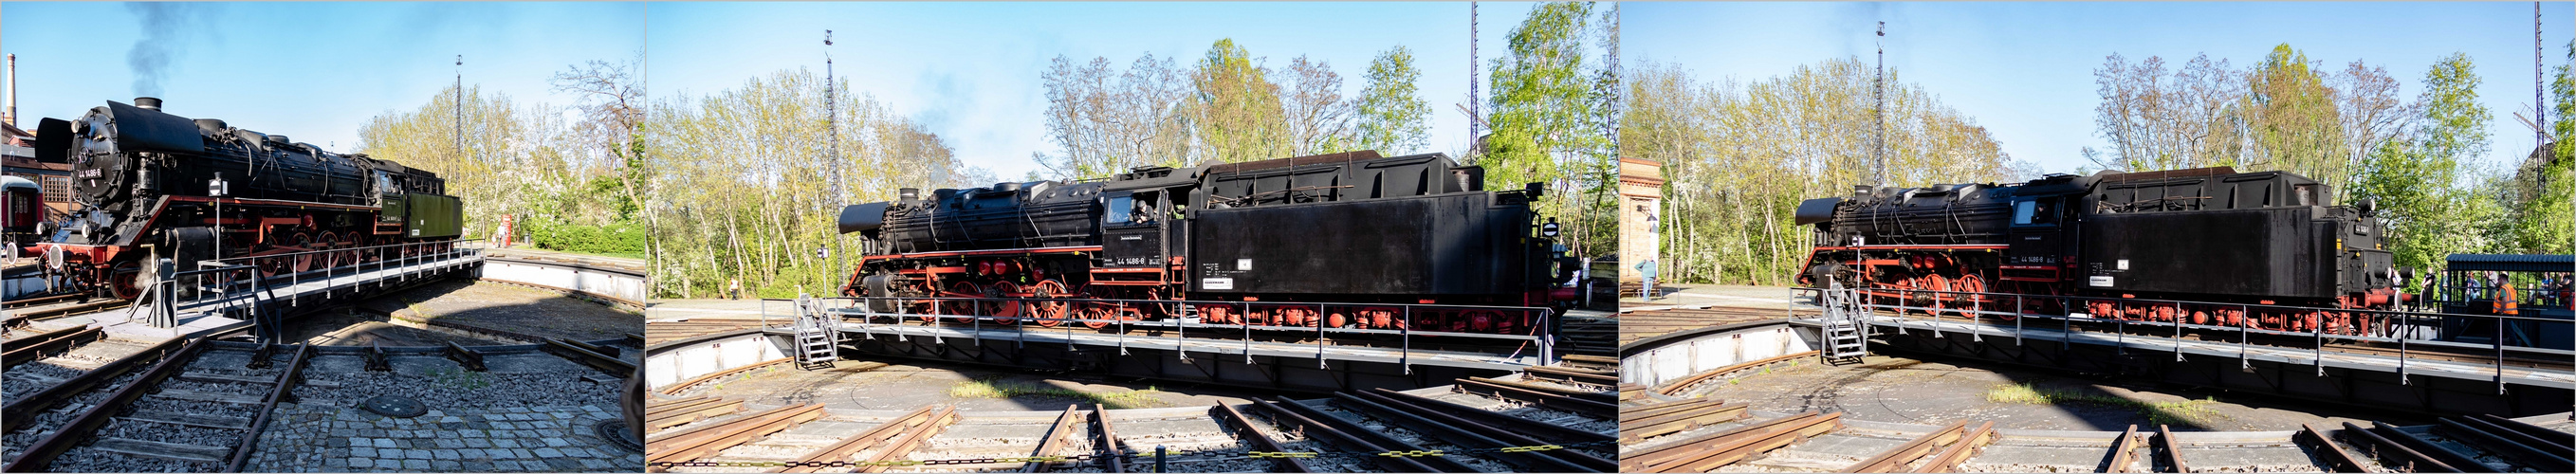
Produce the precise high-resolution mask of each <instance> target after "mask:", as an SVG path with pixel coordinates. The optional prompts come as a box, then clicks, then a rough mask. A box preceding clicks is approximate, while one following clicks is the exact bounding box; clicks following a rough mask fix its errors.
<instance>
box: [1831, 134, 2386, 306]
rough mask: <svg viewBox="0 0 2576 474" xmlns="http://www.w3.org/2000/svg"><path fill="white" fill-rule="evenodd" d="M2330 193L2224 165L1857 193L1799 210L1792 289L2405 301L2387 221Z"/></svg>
mask: <svg viewBox="0 0 2576 474" xmlns="http://www.w3.org/2000/svg"><path fill="white" fill-rule="evenodd" d="M2331 192H2332V190H2331V189H2328V188H2327V187H2326V186H2325V185H2322V184H2319V183H2317V182H2316V181H2315V180H2311V179H2308V178H2306V177H2302V176H2299V175H2296V174H2291V173H2287V172H2280V171H2266V172H2258V173H2238V172H2236V171H2235V170H2233V169H2230V168H2225V167H2218V168H2199V169H2186V170H2173V171H2159V172H2140V173H2120V172H2109V171H2105V172H2101V173H2096V174H2094V175H2092V176H2069V175H2050V176H2048V177H2045V178H2041V179H2038V180H2033V181H2030V182H2028V183H2021V184H2004V185H1995V184H1943V185H1935V186H1931V187H1924V188H1893V187H1885V188H1882V187H1872V186H1859V187H1856V189H1855V190H1854V191H1853V194H1852V197H1849V198H1824V199H1809V200H1807V201H1806V202H1803V203H1800V204H1799V205H1798V210H1797V221H1796V222H1797V223H1798V224H1799V225H1807V224H1814V225H1815V226H1816V227H1815V229H1816V236H1815V239H1816V240H1815V242H1816V247H1815V252H1814V253H1812V254H1810V255H1809V257H1808V261H1807V267H1806V268H1807V270H1806V272H1805V273H1804V274H1802V275H1800V276H1799V282H1800V283H1801V284H1804V285H1808V286H1822V285H1824V284H1826V282H1827V280H1828V279H1831V280H1833V281H1839V282H1842V283H1843V284H1844V285H1847V286H1856V287H1860V288H1867V289H1870V291H1872V294H1874V295H1877V296H1878V297H1880V298H1882V299H1885V300H1891V301H1901V302H1904V303H1908V304H1909V305H1910V306H1916V307H1923V308H1932V310H1933V311H1934V312H1944V311H1949V312H1956V311H1961V310H1967V309H1971V308H1976V309H1984V310H2004V311H2010V310H2011V309H2012V308H2011V306H2012V305H2013V304H2014V303H2015V302H2007V301H1997V300H1996V299H1992V298H1986V297H1981V296H1975V295H1959V294H1943V293H1938V292H1961V293H1989V292H1993V293H2013V294H2024V295H2074V296H2094V297H2108V298H2137V299H2157V300H2178V301H2202V302H2211V303H2242V304H2261V305H2282V306H2299V307H2308V308H2332V309H2389V308H2392V307H2394V305H2395V304H2396V303H2398V302H2399V301H2400V300H2401V299H2402V298H2404V297H2405V296H2404V295H2402V294H2401V293H2399V291H2398V289H2397V287H2396V281H2395V280H2396V277H2397V274H2396V272H2395V271H2394V269H2393V268H2392V266H2391V254H2390V253H2389V251H2388V250H2387V247H2386V244H2385V239H2386V238H2387V232H2388V227H2387V226H2386V225H2384V224H2383V223H2381V222H2380V220H2379V219H2378V218H2377V217H2376V216H2375V215H2374V214H2373V209H2372V207H2373V206H2372V204H2371V203H2370V202H2368V201H2364V202H2361V203H2359V204H2358V205H2356V206H2328V205H2325V202H2326V198H2327V197H2328V196H2330V194H2329V193H2331ZM1905 290H1930V291H1931V292H1921V291H1905ZM2027 301H2045V300H2027ZM2042 306H2043V307H2038V308H2033V307H2027V306H2025V307H2024V308H2022V309H2024V310H2033V311H2049V312H2085V313H2087V314H2092V315H2096V316H2101V317H2117V318H2124V319H2132V320H2145V321H2162V322H2173V321H2188V322H2192V323H2195V324H2224V325H2230V326H2234V325H2239V324H2240V323H2242V324H2249V325H2254V326H2257V327H2264V328H2271V329H2285V330H2298V331H2306V330H2309V329H2310V328H2319V327H2321V328H2323V329H2325V330H2328V331H2347V330H2352V329H2354V328H2356V327H2360V326H2366V322H2364V321H2358V320H2355V318H2354V317H2353V316H2352V315H2349V314H2347V313H2344V312H2336V311H2327V310H2314V311H2290V310H2275V311H2267V310H2261V309H2257V310H2256V311H2255V314H2251V315H2248V314H2244V313H2245V311H2244V310H2241V309H2237V308H2241V307H2239V306H2223V305H2175V304H2117V303H2114V302H2110V301H2099V300H2094V301H2089V302H2085V303H2077V304H2074V305H2061V306H2074V307H2053V308H2052V307H2044V306H2046V305H2045V304H2043V305H2042ZM2246 318H2252V319H2250V320H2248V319H2246ZM2320 325H2322V326H2320Z"/></svg>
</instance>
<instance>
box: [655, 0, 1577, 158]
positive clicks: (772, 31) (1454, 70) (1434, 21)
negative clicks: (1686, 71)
mask: <svg viewBox="0 0 2576 474" xmlns="http://www.w3.org/2000/svg"><path fill="white" fill-rule="evenodd" d="M1531 6H1532V4H1528V3H1494V2H1488V3H1485V4H1483V6H1482V8H1481V10H1482V11H1481V16H1482V21H1483V24H1484V27H1483V28H1482V29H1481V31H1480V32H1479V33H1480V35H1479V36H1481V37H1482V38H1483V41H1482V44H1481V49H1482V50H1483V51H1484V54H1483V56H1482V58H1481V59H1483V60H1490V59H1491V58H1494V57H1496V56H1497V55H1499V54H1501V53H1502V51H1503V50H1504V47H1503V38H1504V37H1505V35H1506V33H1508V32H1509V31H1510V29H1511V27H1513V26H1515V25H1516V24H1518V23H1519V22H1520V20H1521V19H1522V18H1524V17H1526V16H1527V15H1528V12H1529V10H1530V8H1531ZM648 8H650V10H651V14H650V15H649V17H650V20H649V21H650V22H651V25H650V26H649V27H648V28H647V31H648V33H647V34H648V35H649V37H650V39H648V40H647V41H646V44H647V47H648V50H649V52H648V53H647V54H648V57H649V60H648V62H649V63H650V66H648V67H647V70H648V71H650V73H651V76H652V94H653V96H654V97H656V98H669V97H675V96H679V95H687V96H690V97H699V96H704V95H706V94H710V93H714V92H718V91H722V90H725V89H730V88H735V87H740V86H741V85H742V84H743V83H744V82H745V81H746V80H749V79H751V78H754V77H759V76H764V75H768V74H770V73H772V72H776V71H779V70H782V69H792V68H796V67H810V68H813V69H814V70H816V71H817V72H820V71H821V70H822V68H823V53H824V50H823V48H824V46H823V44H822V39H823V30H826V29H829V30H833V31H834V32H835V33H834V39H835V42H836V43H837V45H836V46H833V48H834V49H833V51H832V54H833V57H834V58H835V64H836V65H837V67H836V69H837V72H838V74H839V75H841V76H844V77H847V78H848V79H849V81H850V83H851V85H852V87H853V88H854V89H855V90H857V91H860V92H863V93H867V94H870V95H872V96H874V97H875V98H876V99H877V100H879V101H881V102H883V103H885V104H887V105H888V106H889V107H890V108H892V109H893V111H894V112H895V113H897V114H901V115H904V116H907V117H912V118H913V119H915V120H918V121H920V122H922V123H923V124H924V125H926V126H927V127H928V128H929V129H930V130H931V131H932V132H934V133H938V134H939V135H940V137H942V138H944V139H946V140H947V142H948V144H949V145H950V146H952V147H954V148H956V150H957V156H958V157H959V158H961V159H963V160H964V161H965V162H966V163H967V164H970V165H973V166H981V167H985V168H989V169H992V170H993V171H994V172H995V174H997V175H999V176H1002V177H1005V178H1014V177H1018V176H1020V175H1022V174H1024V173H1025V172H1028V171H1035V170H1038V169H1040V168H1039V166H1038V165H1037V164H1036V163H1033V162H1030V161H1029V158H1028V157H1029V154H1030V153H1031V152H1052V151H1054V150H1055V147H1054V146H1053V145H1050V144H1048V143H1047V141H1046V136H1045V135H1044V125H1045V118H1044V113H1045V111H1046V106H1047V104H1046V98H1045V91H1046V89H1045V87H1044V85H1043V83H1041V82H1040V81H1039V79H1038V74H1039V73H1040V72H1042V71H1044V70H1045V68H1046V66H1047V62H1048V61H1049V60H1050V59H1053V58H1054V57H1056V56H1058V55H1063V56H1067V57H1070V58H1072V59H1073V60H1074V61H1076V62H1077V63H1079V62H1084V61H1088V60H1090V59H1091V58H1093V57H1100V56H1106V57H1108V58H1109V59H1110V61H1111V62H1112V63H1113V64H1116V65H1118V66H1119V67H1121V68H1123V67H1125V66H1126V64H1127V63H1128V62H1130V61H1133V60H1135V58H1136V57H1138V56H1139V55H1141V54H1143V53H1149V52H1150V53H1153V54H1154V55H1155V56H1156V57H1176V58H1179V61H1178V63H1179V64H1180V65H1182V66H1184V67H1186V66H1187V65H1188V64H1189V62H1190V61H1192V60H1195V59H1197V58H1198V57H1199V56H1201V55H1203V54H1205V53H1206V52H1207V49H1208V45H1209V44H1211V43H1214V42H1216V40H1218V39H1220V38H1233V39H1234V40H1235V42H1236V43H1238V44H1240V45H1242V46H1243V47H1244V48H1245V49H1246V50H1248V51H1250V52H1251V53H1252V54H1253V55H1254V56H1259V57H1267V58H1268V59H1267V62H1266V63H1265V64H1267V65H1269V66H1271V67H1274V68H1284V67H1286V66H1287V64H1288V61H1289V59H1291V58H1295V57H1297V56H1298V55H1308V56H1311V57H1313V58H1316V59H1322V60H1324V61H1327V62H1329V63H1330V64H1332V66H1333V71H1334V72H1336V73H1338V74H1340V75H1341V76H1342V84H1343V89H1344V90H1343V94H1344V96H1345V97H1348V96H1354V95H1357V94H1358V93H1359V90H1360V87H1361V86H1363V85H1364V84H1365V81H1364V79H1363V78H1362V77H1361V76H1362V75H1363V74H1364V73H1366V72H1367V67H1368V61H1369V60H1370V59H1371V58H1374V57H1375V56H1376V55H1377V54H1378V53H1379V52H1381V51H1384V50H1386V49H1388V48H1391V47H1394V46H1396V45H1404V46H1405V47H1407V48H1409V49H1411V50H1413V54H1414V57H1415V60H1416V62H1417V67H1419V68H1421V69H1422V77H1421V79H1420V81H1419V82H1417V83H1416V84H1417V85H1418V86H1419V87H1420V91H1419V93H1420V94H1421V97H1422V98H1423V99H1424V100H1425V101H1427V102H1430V103H1431V106H1432V109H1433V117H1434V119H1433V120H1432V125H1433V127H1432V138H1431V140H1430V144H1431V149H1432V150H1433V151H1442V152H1449V151H1454V150H1460V149H1464V148H1465V144H1466V143H1467V128H1466V127H1467V122H1466V120H1465V118H1464V117H1463V116H1462V114H1460V113H1459V112H1456V106H1455V105H1454V104H1458V103H1460V102H1462V101H1463V100H1464V98H1465V97H1466V93H1467V72H1468V69H1467V57H1466V56H1467V26H1468V25H1467V24H1468V19H1467V10H1468V5H1467V4H1466V3H1464V2H1450V3H1361V2H1305V3H1288V2H1250V3H1208V2H1154V3H946V2H922V3H866V2H857V3H821V2H791V3H653V4H651V6H650V7H648Z"/></svg>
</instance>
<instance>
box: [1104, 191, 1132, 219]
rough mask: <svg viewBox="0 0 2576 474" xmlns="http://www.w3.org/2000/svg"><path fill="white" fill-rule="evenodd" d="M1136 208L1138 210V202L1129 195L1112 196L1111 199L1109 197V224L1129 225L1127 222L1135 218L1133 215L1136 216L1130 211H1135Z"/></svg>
mask: <svg viewBox="0 0 2576 474" xmlns="http://www.w3.org/2000/svg"><path fill="white" fill-rule="evenodd" d="M1135 208H1136V201H1135V199H1134V198H1132V197H1129V196H1128V195H1125V194H1121V195H1117V196H1110V197H1109V209H1108V211H1109V215H1108V216H1107V217H1108V219H1107V223H1109V224H1126V223H1127V221H1128V220H1129V219H1130V218H1132V217H1134V216H1133V214H1134V213H1132V212H1130V211H1132V210H1134V209H1135Z"/></svg>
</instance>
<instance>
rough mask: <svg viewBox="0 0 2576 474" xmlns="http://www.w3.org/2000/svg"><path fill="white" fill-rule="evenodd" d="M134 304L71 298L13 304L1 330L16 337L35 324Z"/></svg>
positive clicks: (100, 299) (1, 324)
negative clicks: (22, 330)
mask: <svg viewBox="0 0 2576 474" xmlns="http://www.w3.org/2000/svg"><path fill="white" fill-rule="evenodd" d="M132 303H133V301H131V300H123V299H115V298H98V299H93V300H89V301H76V300H72V299H69V298H64V299H51V300H44V301H30V302H28V304H25V305H20V304H18V303H16V302H12V303H10V306H9V316H8V317H7V318H6V319H0V330H6V331H8V332H9V334H10V335H11V337H16V334H17V333H18V332H19V331H20V328H21V327H24V326H27V325H30V324H32V323H35V322H39V321H49V320H55V319H62V318H68V317H73V316H80V315H86V314H91V313H97V312H101V311H107V310H113V309H118V308H124V307H125V306H126V305H128V304H132Z"/></svg>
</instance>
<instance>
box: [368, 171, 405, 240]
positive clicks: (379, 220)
mask: <svg viewBox="0 0 2576 474" xmlns="http://www.w3.org/2000/svg"><path fill="white" fill-rule="evenodd" d="M375 174H376V179H375V182H376V207H377V208H379V209H381V211H379V212H377V213H376V222H375V233H376V234H378V235H383V234H393V233H399V232H402V227H403V216H405V215H407V214H405V213H404V212H403V211H405V210H408V209H409V208H410V206H408V205H407V204H409V203H407V202H405V200H404V199H403V195H404V194H405V193H403V190H402V186H401V185H397V184H395V183H394V174H393V173H389V172H386V171H385V170H376V173H375Z"/></svg>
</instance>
